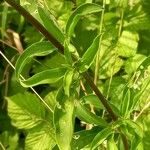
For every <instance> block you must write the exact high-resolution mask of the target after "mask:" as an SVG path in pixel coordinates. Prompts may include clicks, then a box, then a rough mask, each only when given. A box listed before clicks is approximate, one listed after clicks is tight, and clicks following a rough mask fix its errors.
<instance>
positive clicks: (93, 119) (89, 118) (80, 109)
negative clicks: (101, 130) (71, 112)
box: [75, 101, 107, 126]
mask: <svg viewBox="0 0 150 150" xmlns="http://www.w3.org/2000/svg"><path fill="white" fill-rule="evenodd" d="M75 114H76V116H77V117H78V118H79V119H81V120H83V121H85V122H87V123H91V124H96V125H100V126H107V123H106V122H105V120H103V119H102V118H100V117H98V116H97V115H95V114H93V113H92V112H90V110H88V109H87V108H86V107H85V106H83V105H81V104H80V103H79V102H77V101H76V110H75Z"/></svg>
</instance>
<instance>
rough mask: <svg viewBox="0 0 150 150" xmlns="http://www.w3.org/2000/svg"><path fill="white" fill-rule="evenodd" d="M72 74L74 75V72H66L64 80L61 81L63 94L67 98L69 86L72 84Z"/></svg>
mask: <svg viewBox="0 0 150 150" xmlns="http://www.w3.org/2000/svg"><path fill="white" fill-rule="evenodd" d="M73 73H74V70H68V71H66V73H65V76H64V79H63V88H64V92H65V94H66V95H67V96H68V97H69V96H70V86H71V83H72V77H73Z"/></svg>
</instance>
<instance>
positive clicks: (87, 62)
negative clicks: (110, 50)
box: [76, 35, 100, 73]
mask: <svg viewBox="0 0 150 150" xmlns="http://www.w3.org/2000/svg"><path fill="white" fill-rule="evenodd" d="M99 41H100V35H98V36H97V37H96V38H95V39H94V40H93V43H92V44H91V46H90V47H89V48H88V49H87V50H86V52H85V53H84V54H83V56H82V58H81V59H79V61H78V62H77V64H76V65H77V67H78V69H79V72H80V73H82V72H85V71H86V70H87V69H88V68H89V67H90V66H91V64H92V63H93V61H94V58H95V56H96V54H97V51H98V48H99Z"/></svg>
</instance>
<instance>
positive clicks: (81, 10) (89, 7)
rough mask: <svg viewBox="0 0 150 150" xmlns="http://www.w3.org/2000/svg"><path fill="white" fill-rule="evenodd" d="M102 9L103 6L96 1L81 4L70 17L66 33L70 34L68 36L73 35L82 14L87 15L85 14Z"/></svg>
mask: <svg viewBox="0 0 150 150" xmlns="http://www.w3.org/2000/svg"><path fill="white" fill-rule="evenodd" d="M100 11H102V7H101V6H100V5H97V4H94V3H86V4H83V5H80V6H79V7H78V8H77V9H76V10H75V11H74V12H73V13H72V15H71V16H70V17H69V19H68V21H67V25H66V34H67V35H68V37H71V36H72V34H73V32H74V28H75V26H76V24H77V22H78V21H79V19H80V18H81V17H82V16H85V15H88V14H91V13H96V12H100Z"/></svg>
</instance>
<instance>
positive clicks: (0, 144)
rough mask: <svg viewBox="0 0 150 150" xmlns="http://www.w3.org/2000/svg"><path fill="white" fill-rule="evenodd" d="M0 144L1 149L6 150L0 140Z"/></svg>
mask: <svg viewBox="0 0 150 150" xmlns="http://www.w3.org/2000/svg"><path fill="white" fill-rule="evenodd" d="M0 146H1V148H2V150H6V149H5V147H4V145H3V144H2V142H0Z"/></svg>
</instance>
